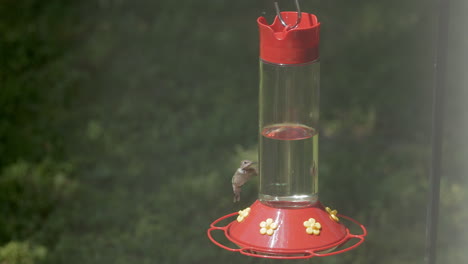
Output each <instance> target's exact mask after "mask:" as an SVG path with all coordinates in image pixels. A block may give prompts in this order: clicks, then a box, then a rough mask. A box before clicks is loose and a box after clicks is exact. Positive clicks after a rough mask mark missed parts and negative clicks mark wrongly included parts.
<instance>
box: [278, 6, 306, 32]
mask: <svg viewBox="0 0 468 264" xmlns="http://www.w3.org/2000/svg"><path fill="white" fill-rule="evenodd" d="M294 2H295V3H296V10H297V19H296V24H294V26H290V25H288V23H286V21H284V19H283V17H282V16H281V11H280V8H279V5H278V1H275V9H276V15H277V16H278V19H279V20H280V22H281V24H283V26H285V27H286V29H293V28H295V27H297V26H298V25H299V23H301V18H302V13H301V7H300V6H299V0H295V1H294Z"/></svg>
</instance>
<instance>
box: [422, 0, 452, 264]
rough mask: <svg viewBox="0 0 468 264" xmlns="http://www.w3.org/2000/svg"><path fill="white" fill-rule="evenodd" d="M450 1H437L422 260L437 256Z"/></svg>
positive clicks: (430, 262)
mask: <svg viewBox="0 0 468 264" xmlns="http://www.w3.org/2000/svg"><path fill="white" fill-rule="evenodd" d="M449 8H450V0H438V11H439V12H438V25H437V27H438V29H437V40H436V54H435V62H434V66H435V72H434V73H435V85H434V87H433V91H432V95H433V99H432V103H433V107H432V139H431V141H432V157H431V171H430V175H429V201H428V206H427V216H426V222H427V225H426V263H427V264H435V263H436V258H437V255H436V253H437V232H438V231H437V225H438V222H439V221H438V220H439V219H438V218H439V200H440V176H441V162H442V137H443V127H444V122H443V121H444V99H445V88H446V87H445V85H446V79H447V50H448V25H449Z"/></svg>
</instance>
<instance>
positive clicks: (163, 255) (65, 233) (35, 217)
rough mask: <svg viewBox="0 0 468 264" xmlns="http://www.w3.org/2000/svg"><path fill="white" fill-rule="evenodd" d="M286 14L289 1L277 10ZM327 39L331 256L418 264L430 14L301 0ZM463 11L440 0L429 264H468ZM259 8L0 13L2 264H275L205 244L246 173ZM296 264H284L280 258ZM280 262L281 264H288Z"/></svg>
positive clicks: (14, 3)
mask: <svg viewBox="0 0 468 264" xmlns="http://www.w3.org/2000/svg"><path fill="white" fill-rule="evenodd" d="M280 5H281V7H282V9H284V10H286V9H294V5H293V1H291V0H289V1H286V0H283V1H280ZM301 6H302V9H303V11H307V12H311V13H314V14H316V15H317V16H318V18H319V20H320V21H321V23H322V28H321V80H322V81H321V128H320V164H321V165H320V184H319V186H320V187H319V189H320V195H321V200H322V201H323V202H324V203H326V204H327V205H330V206H331V207H333V208H337V209H338V210H339V211H340V213H343V214H347V215H350V216H352V217H354V218H355V219H357V220H359V221H361V222H362V223H364V224H365V225H366V226H367V227H368V231H369V236H368V239H367V241H366V242H365V243H364V244H363V245H362V246H361V247H359V248H357V249H356V250H353V251H351V252H348V253H346V254H343V255H337V256H332V257H327V258H320V259H312V260H306V261H294V262H297V263H312V262H314V263H329V264H332V263H340V264H341V263H343V264H344V263H347V264H349V263H353V264H354V263H355V264H357V263H372V264H374V263H380V264H387V263H388V264H390V263H392V264H393V263H399V264H417V263H424V247H425V232H426V231H425V229H426V203H427V199H428V195H429V194H428V175H429V171H430V165H431V164H430V154H431V124H432V123H431V122H432V120H431V118H432V117H431V114H432V99H433V97H432V88H433V87H434V71H435V68H434V58H435V57H434V55H435V52H436V38H437V34H436V33H437V15H438V9H439V8H438V6H437V1H435V0H434V1H425V0H394V1H384V0H372V1H371V0H354V1H344V0H330V1H320V0H303V1H301ZM467 7H468V6H467V2H466V1H464V0H452V8H451V14H450V30H449V52H448V58H447V59H448V69H447V72H448V77H447V86H446V92H447V96H446V101H445V102H446V107H445V109H446V114H445V125H444V131H445V132H444V148H443V149H444V153H443V154H444V156H443V175H442V186H441V209H440V210H441V212H440V213H441V214H440V225H439V231H440V233H439V245H438V252H437V253H438V259H439V261H438V263H465V262H466V260H467V259H468V255H467V253H466V252H467V249H468V246H467V245H468V234H467V232H468V231H467V229H466V223H467V222H468V212H467V209H466V208H467V204H468V191H467V188H468V184H467V177H466V175H467V173H468V142H467V140H466V134H467V133H468V122H467V119H468V107H467V106H466V103H467V100H468V94H467V93H468V92H467V89H466V87H467V86H468V74H467V70H466V69H467V68H468V52H467V50H466V48H467V47H468V37H467V36H468V34H466V28H467V27H466V26H467V25H468V23H466V22H467V20H466V18H465V15H466V14H467V13H468V8H467ZM273 14H274V8H273V1H271V0H268V1H267V0H255V1H252V0H236V1H226V0H205V1H190V0H179V1H169V0H152V1H149V0H95V1H91V0H83V1H71V0H69V1H66V0H48V1H42V0H2V1H0V263H1V264H35V263H51V264H59V263H60V264H62V263H69V264H74V263H77V264H78V263H79V264H83V263H86V264H94V263H96V264H107V263H112V264H121V263H139V264H144V263H158V264H159V263H161V264H162V263H286V262H287V261H279V260H265V259H257V258H249V257H245V256H242V255H240V254H236V253H231V252H228V251H225V250H222V249H220V248H218V247H216V246H214V245H213V244H211V243H210V242H209V240H208V239H207V237H206V230H207V228H208V227H209V224H210V223H211V222H212V221H213V220H215V219H216V218H218V217H220V216H222V215H225V214H227V213H230V212H234V211H238V210H239V209H242V208H245V207H247V206H248V205H250V204H251V203H252V202H253V201H254V200H255V199H256V195H257V186H258V182H255V181H253V182H251V183H249V184H248V186H246V187H245V188H244V189H243V197H242V198H243V199H242V201H241V202H240V203H237V204H233V203H232V194H231V186H230V178H231V177H232V174H233V172H234V171H235V169H236V168H237V166H238V164H239V161H240V160H241V159H245V158H251V159H256V151H257V149H256V148H257V135H258V131H257V120H258V111H257V108H258V36H257V26H256V22H255V21H256V18H257V17H258V16H261V15H264V16H266V17H267V18H268V19H270V21H271V19H272V17H273ZM289 262H293V261H289ZM289 262H288V263H289Z"/></svg>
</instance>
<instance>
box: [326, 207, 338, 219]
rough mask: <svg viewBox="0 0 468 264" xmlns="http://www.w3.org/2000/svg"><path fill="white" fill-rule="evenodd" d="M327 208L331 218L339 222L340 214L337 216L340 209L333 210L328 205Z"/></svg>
mask: <svg viewBox="0 0 468 264" xmlns="http://www.w3.org/2000/svg"><path fill="white" fill-rule="evenodd" d="M325 210H327V212H328V213H329V214H330V218H331V219H332V220H333V221H335V222H339V221H340V219H339V218H338V216H336V215H337V214H338V211H337V210H332V209H330V207H326V208H325Z"/></svg>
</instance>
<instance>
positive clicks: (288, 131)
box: [259, 60, 320, 207]
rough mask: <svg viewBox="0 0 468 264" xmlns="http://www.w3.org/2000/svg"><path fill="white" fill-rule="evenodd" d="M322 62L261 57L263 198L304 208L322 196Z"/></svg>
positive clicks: (265, 200)
mask: <svg viewBox="0 0 468 264" xmlns="http://www.w3.org/2000/svg"><path fill="white" fill-rule="evenodd" d="M319 73H320V63H319V62H318V60H317V61H313V62H309V63H305V64H274V63H270V62H266V61H263V60H260V96H259V98H260V104H259V105H260V118H259V119H260V120H259V124H260V127H259V130H260V146H259V171H260V193H259V200H260V201H261V202H262V203H264V204H267V205H270V206H278V207H305V206H310V205H313V204H315V203H316V202H317V200H318V186H317V185H318V133H317V129H318V121H319V76H320V74H319Z"/></svg>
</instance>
